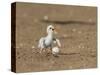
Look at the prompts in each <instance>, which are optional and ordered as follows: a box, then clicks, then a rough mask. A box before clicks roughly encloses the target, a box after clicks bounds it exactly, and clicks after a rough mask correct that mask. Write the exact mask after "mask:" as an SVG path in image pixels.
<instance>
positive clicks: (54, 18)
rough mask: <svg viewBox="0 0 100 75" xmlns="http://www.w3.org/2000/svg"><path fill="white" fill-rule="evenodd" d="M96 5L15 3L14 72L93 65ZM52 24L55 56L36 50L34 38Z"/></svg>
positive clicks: (82, 67)
mask: <svg viewBox="0 0 100 75" xmlns="http://www.w3.org/2000/svg"><path fill="white" fill-rule="evenodd" d="M96 10H97V9H96V7H81V6H76V7H74V6H63V5H60V6H58V5H42V4H31V3H17V7H16V72H31V71H54V70H70V69H86V68H96V67H97V25H96V19H97V17H96V14H97V12H96ZM49 24H52V25H53V26H54V27H55V28H56V31H57V32H58V34H57V35H56V37H57V38H58V39H59V40H60V41H61V45H62V47H61V48H60V54H59V57H54V56H53V55H52V54H51V53H50V52H48V51H46V52H42V53H41V54H40V53H39V51H40V50H39V49H38V48H37V46H38V41H39V39H40V38H41V37H43V36H46V35H47V33H46V27H47V26H48V25H49Z"/></svg>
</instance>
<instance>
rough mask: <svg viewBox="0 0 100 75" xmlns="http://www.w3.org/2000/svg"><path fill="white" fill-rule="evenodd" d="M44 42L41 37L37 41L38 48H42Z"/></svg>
mask: <svg viewBox="0 0 100 75" xmlns="http://www.w3.org/2000/svg"><path fill="white" fill-rule="evenodd" d="M44 41H45V38H44V37H42V38H41V39H40V40H39V44H38V48H41V47H42V48H43V47H44Z"/></svg>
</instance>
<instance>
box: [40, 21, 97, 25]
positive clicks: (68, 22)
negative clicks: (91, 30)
mask: <svg viewBox="0 0 100 75" xmlns="http://www.w3.org/2000/svg"><path fill="white" fill-rule="evenodd" d="M40 21H41V22H44V23H54V24H62V25H65V24H81V25H83V24H86V25H95V24H96V23H95V22H86V21H74V20H72V21H51V20H40Z"/></svg>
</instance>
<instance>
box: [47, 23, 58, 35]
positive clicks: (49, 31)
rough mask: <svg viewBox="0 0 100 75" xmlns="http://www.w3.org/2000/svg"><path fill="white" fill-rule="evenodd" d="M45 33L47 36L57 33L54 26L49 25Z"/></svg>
mask: <svg viewBox="0 0 100 75" xmlns="http://www.w3.org/2000/svg"><path fill="white" fill-rule="evenodd" d="M47 33H48V34H56V33H57V32H56V31H55V28H54V26H52V25H49V26H48V27H47Z"/></svg>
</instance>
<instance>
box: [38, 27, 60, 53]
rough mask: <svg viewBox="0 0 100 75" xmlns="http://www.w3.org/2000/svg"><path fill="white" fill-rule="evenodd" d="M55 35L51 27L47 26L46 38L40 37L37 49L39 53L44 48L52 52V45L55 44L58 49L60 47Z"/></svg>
mask: <svg viewBox="0 0 100 75" xmlns="http://www.w3.org/2000/svg"><path fill="white" fill-rule="evenodd" d="M55 34H57V32H56V30H55V28H54V26H53V25H48V26H47V36H45V37H41V38H40V40H39V44H38V48H39V49H40V53H42V51H43V50H45V49H46V48H50V50H52V47H53V43H54V42H55V43H57V44H58V46H59V47H61V44H60V41H59V39H56V38H55V37H54V35H55Z"/></svg>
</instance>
